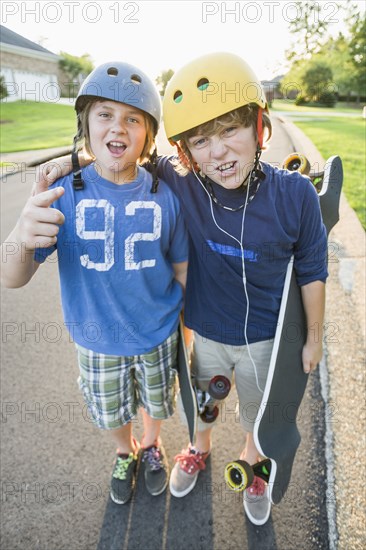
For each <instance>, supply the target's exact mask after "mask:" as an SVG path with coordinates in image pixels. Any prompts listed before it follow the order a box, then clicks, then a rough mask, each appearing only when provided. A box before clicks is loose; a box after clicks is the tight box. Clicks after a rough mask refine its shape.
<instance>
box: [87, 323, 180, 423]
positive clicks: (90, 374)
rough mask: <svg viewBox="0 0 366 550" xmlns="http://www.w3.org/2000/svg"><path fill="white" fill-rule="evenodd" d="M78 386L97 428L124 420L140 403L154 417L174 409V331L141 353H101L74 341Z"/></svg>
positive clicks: (158, 417)
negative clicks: (147, 351) (159, 342)
mask: <svg viewBox="0 0 366 550" xmlns="http://www.w3.org/2000/svg"><path fill="white" fill-rule="evenodd" d="M76 348H77V351H78V361H79V371H80V376H79V378H78V384H79V388H80V389H81V391H82V393H83V396H84V400H85V402H86V404H87V406H88V411H89V414H90V416H91V419H92V421H93V422H94V424H96V426H98V427H99V428H104V429H115V428H119V427H120V426H123V425H125V424H128V423H129V422H131V421H132V419H133V418H134V417H135V416H136V414H137V411H138V409H139V408H140V407H143V408H144V409H145V411H146V412H147V414H148V415H149V416H150V417H151V418H154V419H157V420H162V419H165V418H169V416H171V415H172V414H173V413H174V409H175V404H176V396H177V371H176V368H175V367H176V360H177V349H178V332H175V333H173V334H172V335H171V336H169V338H168V339H167V340H165V342H163V343H162V344H160V345H159V346H157V347H156V348H154V349H153V350H152V351H150V352H149V353H146V354H144V355H134V356H124V357H119V356H115V355H104V354H102V353H95V352H94V351H91V350H88V349H85V348H83V347H82V346H80V345H78V344H76Z"/></svg>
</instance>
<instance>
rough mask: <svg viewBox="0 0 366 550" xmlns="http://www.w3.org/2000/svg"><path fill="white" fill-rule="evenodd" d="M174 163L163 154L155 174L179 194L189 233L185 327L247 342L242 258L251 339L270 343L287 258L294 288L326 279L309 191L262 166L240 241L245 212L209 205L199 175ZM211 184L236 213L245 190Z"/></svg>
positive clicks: (320, 228) (321, 234) (306, 184)
mask: <svg viewBox="0 0 366 550" xmlns="http://www.w3.org/2000/svg"><path fill="white" fill-rule="evenodd" d="M171 160H172V157H171V158H170V159H169V158H168V157H162V158H161V159H160V160H159V165H158V168H159V170H158V172H159V174H160V176H161V177H162V178H164V179H165V180H166V181H167V182H169V186H170V187H171V189H172V190H173V191H174V192H175V193H176V195H177V196H178V197H179V199H180V204H181V208H182V212H183V214H184V217H185V221H186V226H187V229H188V232H189V236H190V254H189V268H188V280H187V289H186V296H185V323H186V325H187V326H188V327H190V328H192V329H194V330H195V331H197V332H198V333H199V334H200V335H202V336H203V337H206V338H209V339H211V340H215V341H217V342H222V343H225V344H232V345H243V344H245V337H244V321H245V316H246V313H247V308H248V303H247V299H246V296H245V291H244V285H243V267H242V256H243V255H244V267H245V276H246V288H247V292H248V297H249V316H248V322H247V337H248V342H249V343H254V342H259V341H262V340H267V339H269V338H273V337H274V334H275V330H276V325H277V320H278V314H279V308H280V303H281V296H282V290H283V286H284V280H285V274H286V269H287V266H288V262H289V260H290V258H291V256H292V255H294V268H295V271H296V275H297V281H298V284H299V285H305V284H307V283H310V282H313V281H316V280H320V281H325V280H326V277H327V275H328V273H327V262H326V257H327V239H326V231H325V227H324V225H323V222H322V218H321V212H320V205H319V199H318V196H317V193H316V191H315V189H314V186H313V185H312V183H311V182H310V180H309V179H308V178H305V177H303V176H301V175H300V174H299V173H297V172H292V173H291V172H288V171H285V170H279V169H277V168H274V167H272V166H271V165H269V164H266V163H262V169H263V171H264V173H265V179H264V180H263V181H262V182H261V184H260V187H259V189H258V191H257V193H256V194H255V196H254V198H253V200H251V202H249V204H248V206H247V209H246V214H245V220H244V232H243V239H241V231H242V220H243V210H242V209H241V210H238V211H236V212H234V211H229V210H225V209H224V208H222V207H221V206H219V205H217V204H215V203H214V202H213V201H212V202H211V201H210V197H209V196H208V194H207V192H206V191H205V189H203V188H202V186H201V184H200V182H199V181H198V180H197V178H196V176H195V175H194V174H193V173H190V174H189V175H187V176H185V177H182V176H180V175H179V174H177V173H176V172H175V170H174V167H173V166H172V163H171ZM212 186H213V187H212V189H213V192H214V194H215V196H216V198H217V200H218V201H219V202H220V203H221V204H222V205H225V206H228V207H231V208H237V207H238V206H240V205H242V204H243V203H244V202H245V190H243V189H235V190H227V189H225V188H223V187H222V186H220V185H217V184H215V183H213V184H212ZM219 227H220V228H221V230H220V229H219ZM229 235H231V236H229ZM233 237H234V238H233ZM241 243H242V247H243V252H244V253H242V250H241Z"/></svg>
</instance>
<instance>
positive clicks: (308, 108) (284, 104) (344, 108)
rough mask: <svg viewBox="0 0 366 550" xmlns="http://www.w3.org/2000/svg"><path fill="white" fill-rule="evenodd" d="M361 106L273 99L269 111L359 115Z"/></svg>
mask: <svg viewBox="0 0 366 550" xmlns="http://www.w3.org/2000/svg"><path fill="white" fill-rule="evenodd" d="M362 107H363V105H362V106H358V107H357V106H355V105H354V104H352V105H347V104H346V103H343V102H340V103H337V104H336V105H335V107H319V106H318V105H315V104H309V105H295V102H294V101H290V100H288V99H275V100H274V101H273V104H272V107H270V111H288V112H289V114H291V112H293V113H294V112H297V113H304V114H306V113H310V112H311V113H314V111H316V112H317V113H320V114H322V115H324V114H328V115H331V116H332V115H335V114H336V113H352V114H359V115H360V116H361V114H362Z"/></svg>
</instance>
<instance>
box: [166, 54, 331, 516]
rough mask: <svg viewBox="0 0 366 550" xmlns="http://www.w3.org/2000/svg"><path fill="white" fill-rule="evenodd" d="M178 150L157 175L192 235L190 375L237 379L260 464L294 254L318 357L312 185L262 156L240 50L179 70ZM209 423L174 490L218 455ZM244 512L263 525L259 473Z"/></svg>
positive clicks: (174, 100)
mask: <svg viewBox="0 0 366 550" xmlns="http://www.w3.org/2000/svg"><path fill="white" fill-rule="evenodd" d="M163 113H164V114H163V118H164V125H165V130H166V134H167V137H168V139H169V140H170V141H171V142H172V143H174V144H176V145H177V148H178V156H177V157H170V158H169V157H163V158H160V159H159V162H158V175H159V176H160V177H163V178H164V180H165V181H167V182H168V185H169V186H170V187H171V188H172V189H173V191H174V192H175V194H176V195H177V196H178V197H179V199H180V204H181V207H182V211H183V213H184V217H185V221H186V225H187V228H188V231H189V234H190V252H189V268H188V278H187V289H186V296H185V324H186V325H187V326H188V327H189V328H191V329H192V330H193V331H194V346H193V353H192V372H193V375H194V380H195V384H196V386H197V387H198V388H199V389H201V390H203V391H205V390H207V389H208V384H209V381H210V379H211V378H212V377H213V376H215V375H217V374H221V375H225V376H227V377H228V378H230V379H231V378H232V377H233V375H235V384H236V388H237V393H238V398H239V407H240V420H241V424H242V427H243V428H244V432H245V437H244V441H245V447H244V449H243V451H242V453H241V458H242V459H243V460H246V461H247V462H249V463H254V462H256V461H257V460H258V451H257V449H256V447H255V444H254V441H253V435H252V434H253V425H254V422H255V418H256V414H255V412H253V411H254V410H258V409H259V406H260V403H261V398H262V394H263V389H264V386H265V382H266V377H267V372H268V367H269V362H270V356H271V351H272V345H273V337H274V334H275V330H276V325H277V321H278V314H279V308H280V301H281V296H282V290H283V286H284V280H285V273H286V268H287V265H288V262H289V260H290V258H291V256H294V266H295V270H296V275H297V281H298V284H299V285H300V286H301V289H302V297H303V303H304V308H305V312H306V316H307V324H308V326H309V327H312V326H313V327H314V326H317V327H319V331H318V332H317V333H316V334H315V331H312V330H309V333H308V336H307V341H306V344H305V346H304V348H303V366H304V370H305V371H306V372H310V371H311V370H313V369H314V368H315V367H316V365H317V363H318V362H319V360H320V358H321V355H322V334H321V327H322V324H323V316H324V301H325V284H324V283H325V280H326V278H327V275H328V273H327V266H326V249H327V244H326V232H325V228H324V225H323V223H322V219H321V213H320V208H319V201H318V197H317V195H316V191H315V189H314V188H313V186H311V185H309V182H308V180H307V179H306V178H304V177H303V176H301V175H300V174H299V173H294V172H293V173H290V172H287V171H284V170H279V169H277V168H274V167H273V166H271V165H269V164H266V163H263V162H260V155H261V151H262V149H263V143H264V140H265V139H264V138H266V140H267V139H268V138H269V137H270V136H271V122H270V119H269V116H268V111H267V104H266V99H265V95H264V93H263V90H262V87H261V84H260V82H259V80H258V78H257V77H256V75H255V74H254V73H253V71H252V69H251V68H250V67H249V66H248V65H247V64H246V63H245V61H243V60H242V59H241V58H240V57H238V56H236V55H233V54H228V53H215V54H209V55H205V56H203V57H200V58H198V59H196V60H194V61H192V62H191V63H188V64H187V65H186V66H185V67H183V68H182V69H180V70H179V71H177V72H176V73H175V74H174V76H173V78H172V79H171V81H170V82H169V84H168V86H167V89H166V92H165V96H164V101H163ZM211 430H212V428H211V426H210V427H209V428H207V425H206V424H203V423H202V422H200V421H199V423H198V434H197V441H196V444H195V447H191V446H190V445H188V447H187V448H186V449H184V450H183V451H182V452H181V453H180V454H179V455H177V457H176V464H175V466H174V468H173V470H172V473H171V477H170V490H171V493H172V494H173V495H174V496H176V497H183V496H185V495H186V494H188V493H189V492H190V491H191V490H192V489H193V488H194V486H195V484H196V481H197V477H198V474H199V472H200V470H201V469H204V468H205V461H206V459H207V457H208V456H209V454H210V452H211ZM244 509H245V511H246V514H247V516H248V517H249V519H250V520H251V521H252V522H253V523H254V524H257V525H262V524H264V523H265V522H266V521H267V519H268V517H269V514H270V501H269V498H268V488H267V486H266V484H265V482H264V481H262V480H261V479H259V478H257V477H256V478H255V481H254V483H253V484H252V486H251V487H249V489H247V490H246V491H244Z"/></svg>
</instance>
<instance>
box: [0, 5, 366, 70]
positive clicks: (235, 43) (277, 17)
mask: <svg viewBox="0 0 366 550" xmlns="http://www.w3.org/2000/svg"><path fill="white" fill-rule="evenodd" d="M318 4H320V6H321V8H322V9H321V13H320V18H322V19H323V20H326V21H327V22H329V23H330V30H331V32H332V33H337V32H338V31H339V30H342V29H344V26H343V23H342V19H343V13H341V12H340V11H339V10H338V8H337V3H336V2H328V1H327V2H318ZM358 4H360V6H364V2H358ZM0 6H1V7H0V9H1V24H2V25H4V26H6V27H8V28H9V29H11V30H13V31H15V32H17V33H18V34H21V35H22V36H24V37H26V38H28V39H30V40H32V41H34V42H37V43H41V44H42V45H43V46H44V47H45V48H47V49H48V50H50V51H52V52H53V53H56V54H58V53H59V52H60V51H65V52H67V53H69V54H72V55H76V56H81V55H83V54H85V53H88V54H90V56H91V58H92V61H93V62H94V64H95V65H96V66H97V65H99V64H101V63H105V62H108V61H127V62H128V63H131V64H134V65H136V66H137V67H139V68H141V69H142V70H144V71H145V72H146V73H147V74H148V75H149V76H150V77H151V78H153V79H155V78H156V76H157V75H158V74H160V73H161V71H162V70H166V69H173V70H176V69H178V68H179V67H181V66H182V65H184V64H185V63H187V62H189V61H190V60H191V59H194V58H195V57H198V56H200V55H203V54H205V53H209V52H217V51H226V52H232V53H236V54H238V55H240V56H242V57H243V58H244V59H245V60H246V61H247V62H248V63H249V64H250V65H251V66H252V68H253V69H254V71H255V72H256V73H257V75H258V77H259V78H260V79H262V80H263V79H271V78H273V77H274V76H276V75H279V74H283V73H285V72H286V68H287V66H286V61H285V51H286V49H289V48H290V47H291V42H292V41H293V40H294V37H293V35H291V34H290V33H289V30H288V26H289V22H290V21H291V20H293V19H294V18H295V17H296V15H297V14H299V12H298V10H297V9H296V6H295V2H287V1H281V2H280V1H277V2H276V1H249V2H235V1H234V2H230V1H229V2H221V1H220V2H200V1H194V0H185V1H184V2H183V1H167V0H166V1H157V2H155V1H151V0H150V1H148V0H143V1H136V2H135V1H133V2H129V1H127V2H125V1H116V0H114V1H108V0H103V1H101V0H99V1H97V2H93V1H89V0H79V1H73V0H67V1H66V0H65V1H51V0H45V1H7V0H2V2H1V4H0Z"/></svg>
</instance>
